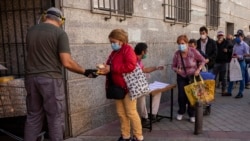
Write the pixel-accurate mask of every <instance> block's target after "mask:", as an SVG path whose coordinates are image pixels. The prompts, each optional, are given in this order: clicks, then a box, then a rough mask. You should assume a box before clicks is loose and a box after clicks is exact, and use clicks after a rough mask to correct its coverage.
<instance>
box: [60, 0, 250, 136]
mask: <svg viewBox="0 0 250 141" xmlns="http://www.w3.org/2000/svg"><path fill="white" fill-rule="evenodd" d="M163 2H164V0H134V14H133V16H131V17H128V18H127V19H126V20H125V21H123V22H120V21H119V17H117V16H112V18H111V19H110V20H107V21H105V20H104V17H107V16H108V15H103V14H96V13H91V0H61V4H60V5H61V8H62V11H63V13H64V16H65V17H66V23H65V26H64V28H65V31H66V32H67V33H68V36H69V39H70V47H71V50H72V56H73V58H74V59H75V60H76V61H77V62H79V64H80V65H81V66H84V67H85V68H95V65H96V64H98V63H103V62H105V60H106V59H107V57H108V55H109V53H110V52H111V47H110V43H109V40H108V35H109V33H110V32H111V30H113V29H115V28H123V29H124V30H126V31H127V32H128V34H129V43H130V44H132V45H133V46H134V45H135V44H136V43H137V42H146V43H147V44H148V45H149V49H148V57H147V59H145V60H144V63H145V66H155V65H157V64H159V62H160V61H161V60H163V61H164V64H165V65H167V67H166V69H165V70H164V71H162V72H159V71H158V72H153V73H151V79H150V80H149V81H150V82H152V81H154V80H157V81H162V82H166V83H175V74H174V73H173V72H172V71H171V69H170V66H169V64H171V62H172V57H173V53H174V52H175V51H176V49H177V44H176V38H177V36H178V35H180V34H186V35H188V37H189V38H196V39H198V38H199V28H200V27H201V26H204V25H206V16H205V15H206V0H199V1H191V2H192V4H191V9H192V12H191V22H190V24H188V26H185V27H183V25H182V24H175V25H172V26H171V25H170V23H169V22H164V20H163V18H164V17H163V7H162V4H163ZM249 7H250V1H249V0H241V1H238V0H221V4H220V10H221V11H220V17H221V18H220V26H219V27H218V30H222V31H224V32H226V31H227V24H226V23H227V22H229V23H234V29H233V31H234V33H235V32H236V31H237V30H238V29H243V30H244V31H245V33H246V34H247V33H249V25H250V15H249V14H248V13H249V12H250V9H249ZM218 30H209V36H210V37H212V38H214V39H215V38H216V33H217V31H218ZM67 80H68V105H69V113H68V114H69V117H70V128H71V134H72V136H76V135H78V134H80V133H82V132H85V131H87V130H90V129H93V128H96V127H99V126H101V125H103V124H105V123H108V122H111V121H114V120H116V119H117V116H116V113H115V105H114V101H113V100H107V99H106V98H105V92H104V83H105V77H103V76H99V77H98V78H96V79H89V78H85V77H83V76H80V75H79V74H74V73H71V72H68V73H67ZM175 92H176V90H175ZM168 99H169V95H168V94H167V93H166V94H163V98H162V101H167V100H168Z"/></svg>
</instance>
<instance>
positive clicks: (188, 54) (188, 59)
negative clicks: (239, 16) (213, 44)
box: [172, 35, 206, 122]
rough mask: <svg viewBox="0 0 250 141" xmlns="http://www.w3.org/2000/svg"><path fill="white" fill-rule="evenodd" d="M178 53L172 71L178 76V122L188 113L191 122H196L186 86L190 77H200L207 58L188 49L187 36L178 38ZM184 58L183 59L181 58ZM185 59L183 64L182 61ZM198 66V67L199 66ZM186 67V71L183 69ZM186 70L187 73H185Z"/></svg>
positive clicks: (174, 58) (192, 49)
mask: <svg viewBox="0 0 250 141" xmlns="http://www.w3.org/2000/svg"><path fill="white" fill-rule="evenodd" d="M177 44H178V51H176V52H175V54H174V57H173V63H172V69H173V70H174V71H175V72H176V74H177V85H178V104H179V110H178V115H177V120H182V118H183V114H184V113H185V112H186V105H187V104H188V107H187V112H188V115H189V117H190V122H195V117H194V112H195V109H194V107H191V105H190V103H189V101H188V98H187V96H186V93H185V91H184V86H186V85H188V84H189V77H188V76H193V75H194V76H198V75H199V73H200V71H201V68H202V67H203V66H204V65H205V63H206V61H205V58H204V57H203V56H202V55H201V54H200V53H199V52H198V51H197V50H196V49H194V48H191V47H190V48H189V47H188V38H187V36H186V35H180V36H179V37H178V38H177ZM181 56H182V57H181ZM181 58H183V63H184V64H183V63H182V59H181ZM197 64H198V65H197ZM183 67H185V69H184V68H183ZM185 70H186V71H185Z"/></svg>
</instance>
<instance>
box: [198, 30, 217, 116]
mask: <svg viewBox="0 0 250 141" xmlns="http://www.w3.org/2000/svg"><path fill="white" fill-rule="evenodd" d="M199 31H200V39H198V40H197V49H198V50H201V51H202V52H204V53H205V54H206V56H207V59H208V63H207V68H208V72H212V73H213V68H214V64H215V59H216V57H217V46H216V42H215V41H214V40H213V39H212V38H210V37H209V36H208V29H207V28H206V27H205V26H202V27H200V29H199ZM206 111H211V104H208V105H206Z"/></svg>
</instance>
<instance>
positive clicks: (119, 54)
mask: <svg viewBox="0 0 250 141" xmlns="http://www.w3.org/2000/svg"><path fill="white" fill-rule="evenodd" d="M106 63H107V64H108V65H110V72H111V75H112V80H113V83H114V84H115V85H117V86H120V87H123V88H126V89H127V85H126V82H125V80H124V79H123V75H122V74H123V73H129V72H132V71H133V70H134V69H135V67H136V63H137V58H136V55H135V52H134V50H133V48H132V47H131V46H130V45H128V44H124V45H123V46H122V47H121V49H120V50H118V51H112V52H111V54H110V55H109V58H108V60H107V62H106ZM106 86H107V85H106Z"/></svg>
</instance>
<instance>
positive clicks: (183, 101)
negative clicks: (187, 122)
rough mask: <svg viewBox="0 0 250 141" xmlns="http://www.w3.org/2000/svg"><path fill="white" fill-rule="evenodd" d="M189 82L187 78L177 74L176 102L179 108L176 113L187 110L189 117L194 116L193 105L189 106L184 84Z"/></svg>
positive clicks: (182, 112) (183, 112)
mask: <svg viewBox="0 0 250 141" xmlns="http://www.w3.org/2000/svg"><path fill="white" fill-rule="evenodd" d="M188 84H189V79H188V78H184V77H182V76H180V75H177V86H178V104H179V110H178V114H181V115H183V114H185V112H186V111H187V113H188V115H189V117H194V116H195V107H194V106H191V105H190V103H189V101H188V98H187V96H186V93H185V90H184V86H186V85H188Z"/></svg>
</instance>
